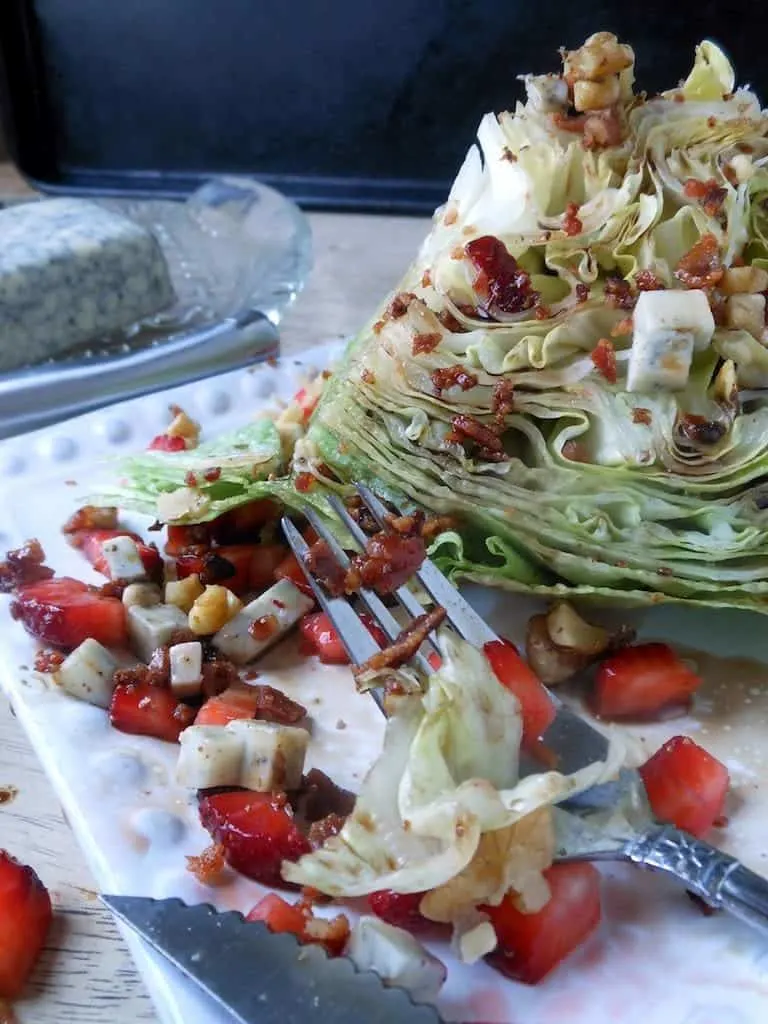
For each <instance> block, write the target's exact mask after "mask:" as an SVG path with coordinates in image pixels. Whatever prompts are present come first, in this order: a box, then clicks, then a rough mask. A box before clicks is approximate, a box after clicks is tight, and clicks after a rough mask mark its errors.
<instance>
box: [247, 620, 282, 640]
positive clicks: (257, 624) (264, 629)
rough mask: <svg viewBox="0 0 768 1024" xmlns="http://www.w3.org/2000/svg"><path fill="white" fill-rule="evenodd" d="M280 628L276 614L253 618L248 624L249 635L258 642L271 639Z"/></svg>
mask: <svg viewBox="0 0 768 1024" xmlns="http://www.w3.org/2000/svg"><path fill="white" fill-rule="evenodd" d="M279 629H280V623H279V622H278V621H277V616H275V615H261V616H259V618H258V619H253V621H252V622H250V623H249V624H248V635H249V636H250V637H251V638H252V639H254V640H255V641H256V643H262V642H263V641H266V640H269V639H270V637H273V636H274V635H275V633H277V631H278V630H279Z"/></svg>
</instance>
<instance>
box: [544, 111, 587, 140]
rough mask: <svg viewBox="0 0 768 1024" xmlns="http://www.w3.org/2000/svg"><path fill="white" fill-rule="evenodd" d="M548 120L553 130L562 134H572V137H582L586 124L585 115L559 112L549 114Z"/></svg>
mask: <svg viewBox="0 0 768 1024" xmlns="http://www.w3.org/2000/svg"><path fill="white" fill-rule="evenodd" d="M550 119H551V121H552V124H553V125H554V126H555V128H559V129H560V131H563V132H572V133H573V134H574V135H582V134H583V133H584V126H585V125H586V123H587V115H586V114H566V113H564V112H563V111H561V110H556V111H555V113H554V114H551V115H550Z"/></svg>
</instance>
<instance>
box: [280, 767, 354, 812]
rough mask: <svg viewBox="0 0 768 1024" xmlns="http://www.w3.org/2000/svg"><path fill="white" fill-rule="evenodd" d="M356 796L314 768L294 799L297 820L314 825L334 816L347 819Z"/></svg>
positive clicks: (303, 780)
mask: <svg viewBox="0 0 768 1024" xmlns="http://www.w3.org/2000/svg"><path fill="white" fill-rule="evenodd" d="M355 799H356V798H355V794H354V793H350V792H349V790H346V789H342V787H341V786H337V785H336V783H335V782H334V781H333V779H331V778H329V777H328V776H327V775H326V774H325V772H321V771H320V769H319V768H312V769H311V770H310V771H309V772H307V774H306V775H305V776H304V778H303V779H302V782H301V789H300V790H299V791H298V793H296V794H294V796H293V797H292V802H293V806H294V811H295V813H296V817H297V819H300V820H301V821H302V822H307V823H310V824H312V823H314V822H316V821H322V820H323V818H327V817H329V816H330V815H331V814H334V815H336V816H338V817H341V818H346V817H347V816H348V815H349V814H351V813H352V808H353V807H354V806H355Z"/></svg>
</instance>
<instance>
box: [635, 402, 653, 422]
mask: <svg viewBox="0 0 768 1024" xmlns="http://www.w3.org/2000/svg"><path fill="white" fill-rule="evenodd" d="M632 422H633V423H644V424H645V425H646V426H648V427H650V425H651V423H653V417H652V415H651V410H650V409H644V408H643V407H642V406H640V405H638V406H637V407H636V408H634V409H633V410H632Z"/></svg>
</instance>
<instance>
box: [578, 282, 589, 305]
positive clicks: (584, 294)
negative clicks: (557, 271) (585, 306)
mask: <svg viewBox="0 0 768 1024" xmlns="http://www.w3.org/2000/svg"><path fill="white" fill-rule="evenodd" d="M588 298H589V285H588V284H584V282H583V281H579V283H578V284H577V285H576V301H577V302H579V303H581V302H586V301H587V299H588Z"/></svg>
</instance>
